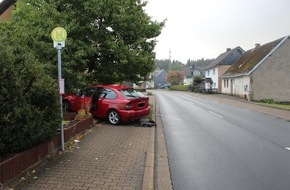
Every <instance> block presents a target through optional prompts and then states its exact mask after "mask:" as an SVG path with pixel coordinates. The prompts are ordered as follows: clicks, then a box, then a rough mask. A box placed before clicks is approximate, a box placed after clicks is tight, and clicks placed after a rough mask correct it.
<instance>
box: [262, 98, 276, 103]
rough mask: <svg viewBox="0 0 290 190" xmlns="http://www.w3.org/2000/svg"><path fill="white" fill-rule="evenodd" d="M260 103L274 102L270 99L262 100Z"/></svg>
mask: <svg viewBox="0 0 290 190" xmlns="http://www.w3.org/2000/svg"><path fill="white" fill-rule="evenodd" d="M259 102H260V103H266V104H275V101H274V100H273V99H272V98H271V99H262V100H260V101H259Z"/></svg>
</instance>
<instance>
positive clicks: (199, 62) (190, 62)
mask: <svg viewBox="0 0 290 190" xmlns="http://www.w3.org/2000/svg"><path fill="white" fill-rule="evenodd" d="M213 60H214V59H204V58H202V59H197V60H190V59H189V60H187V62H186V66H193V65H195V66H207V65H209V64H210V63H211V62H212V61H213Z"/></svg>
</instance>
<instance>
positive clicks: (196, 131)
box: [154, 91, 290, 190]
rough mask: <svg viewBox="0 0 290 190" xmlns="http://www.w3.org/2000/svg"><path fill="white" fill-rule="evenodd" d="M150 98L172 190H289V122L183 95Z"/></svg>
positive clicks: (163, 94)
mask: <svg viewBox="0 0 290 190" xmlns="http://www.w3.org/2000/svg"><path fill="white" fill-rule="evenodd" d="M154 94H155V96H156V97H157V101H158V104H159V106H160V113H161V117H162V122H163V126H164V132H165V140H166V145H167V149H168V156H169V167H170V173H171V178H172V182H173V187H174V189H175V190H187V189H188V190H199V189H202V190H203V189H209V190H233V189H234V190H241V189H243V190H274V189H275V190H284V189H285V190H286V189H287V190H289V189H290V151H289V150H290V148H289V147H290V123H289V122H288V121H286V120H284V119H278V118H276V117H273V116H270V115H265V114H261V113H258V112H255V111H251V110H248V109H245V108H239V107H235V106H231V105H225V104H221V103H218V102H215V101H210V100H206V99H201V98H198V97H193V96H190V95H189V94H186V93H182V92H172V91H155V92H154ZM288 149H289V150H288Z"/></svg>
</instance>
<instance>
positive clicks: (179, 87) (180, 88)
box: [169, 85, 189, 91]
mask: <svg viewBox="0 0 290 190" xmlns="http://www.w3.org/2000/svg"><path fill="white" fill-rule="evenodd" d="M169 89H170V90H177V91H188V90H189V85H172V86H170V88H169Z"/></svg>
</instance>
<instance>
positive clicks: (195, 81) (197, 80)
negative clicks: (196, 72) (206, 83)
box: [192, 76, 203, 86]
mask: <svg viewBox="0 0 290 190" xmlns="http://www.w3.org/2000/svg"><path fill="white" fill-rule="evenodd" d="M202 81H203V79H202V76H194V77H193V82H192V84H193V85H194V86H198V85H199V84H200V83H202Z"/></svg>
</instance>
